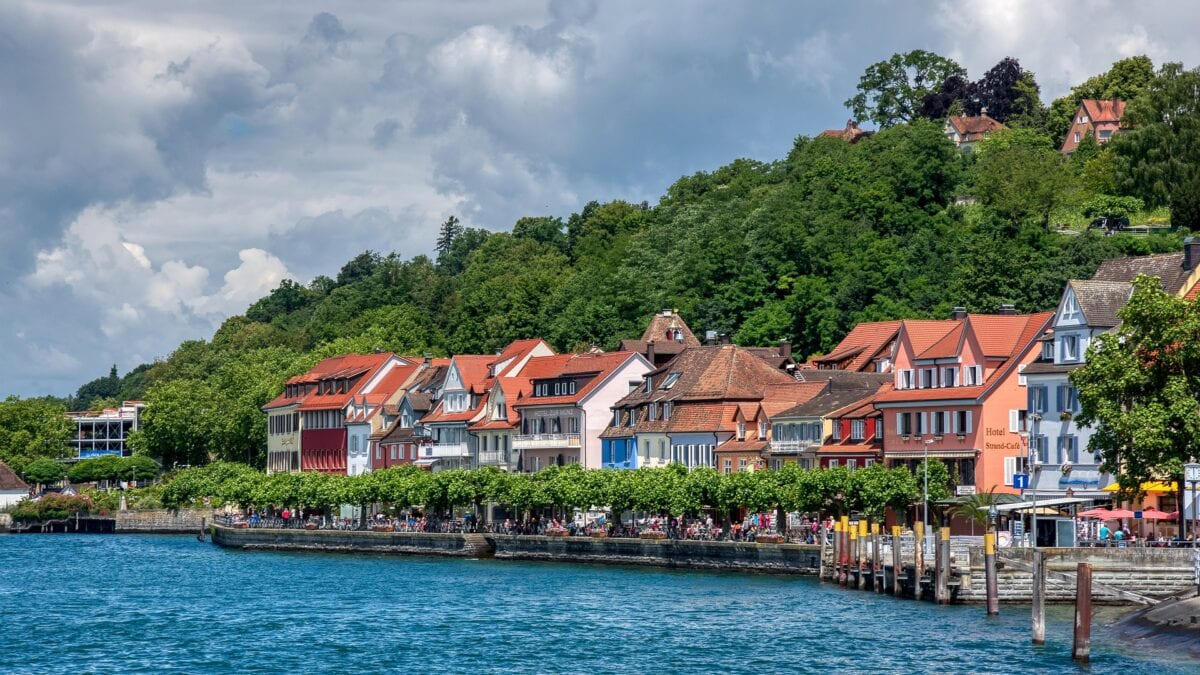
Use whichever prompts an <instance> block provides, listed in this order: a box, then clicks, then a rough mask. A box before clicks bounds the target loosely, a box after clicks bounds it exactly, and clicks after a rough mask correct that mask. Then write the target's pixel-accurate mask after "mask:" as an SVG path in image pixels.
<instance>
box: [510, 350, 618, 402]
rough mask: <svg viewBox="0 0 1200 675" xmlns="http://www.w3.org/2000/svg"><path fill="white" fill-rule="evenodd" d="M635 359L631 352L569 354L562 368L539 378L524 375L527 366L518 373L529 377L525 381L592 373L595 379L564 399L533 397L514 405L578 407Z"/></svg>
mask: <svg viewBox="0 0 1200 675" xmlns="http://www.w3.org/2000/svg"><path fill="white" fill-rule="evenodd" d="M546 358H554V357H546ZM636 358H638V357H637V356H636V355H635V354H634V353H631V352H601V353H596V354H592V353H586V354H570V355H567V358H566V359H565V360H564V361H562V362H561V365H559V366H558V368H557V369H556V370H553V371H550V372H545V374H539V375H529V374H528V372H527V371H528V370H529V367H528V366H527V367H526V369H525V370H523V371H521V375H522V376H523V377H525V376H528V378H529V379H531V380H532V379H540V378H551V377H562V376H566V375H582V374H585V373H595V375H593V376H592V377H591V378H590V379H589V380H588V381H586V382H584V383H582V385H581V386H579V387H577V388H576V389H575V393H574V394H570V395H566V396H540V397H536V398H534V397H526V398H523V399H521V401H519V402H517V403H515V405H519V406H533V405H566V404H574V403H578V402H579V401H582V400H583V399H584V398H586V397H587V396H588V395H589V394H591V393H592V392H593V391H594V390H595V389H596V387H598V386H600V384H601V383H602V382H604V380H605V379H606V378H608V376H609V375H611V374H612V372H613V371H614V370H618V369H620V368H621V367H622V366H624V365H625V364H626V363H627V362H629V360H630V359H636ZM537 360H540V359H537V358H534V359H530V365H531V366H532V365H533V362H534V361H537ZM550 365H554V364H550ZM509 405H510V406H511V405H514V403H511V402H510V403H509Z"/></svg>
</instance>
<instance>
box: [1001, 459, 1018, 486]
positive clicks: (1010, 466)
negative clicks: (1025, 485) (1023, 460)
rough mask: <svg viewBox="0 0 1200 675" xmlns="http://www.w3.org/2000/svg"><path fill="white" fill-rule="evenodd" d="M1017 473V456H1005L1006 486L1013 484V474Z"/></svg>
mask: <svg viewBox="0 0 1200 675" xmlns="http://www.w3.org/2000/svg"><path fill="white" fill-rule="evenodd" d="M1016 474H1017V458H1016V457H1005V458H1004V484H1005V485H1006V486H1009V485H1012V484H1013V476H1015V475H1016Z"/></svg>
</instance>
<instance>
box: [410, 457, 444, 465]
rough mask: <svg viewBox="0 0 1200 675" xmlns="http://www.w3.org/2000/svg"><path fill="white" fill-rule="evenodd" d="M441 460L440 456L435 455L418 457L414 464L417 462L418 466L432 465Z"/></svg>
mask: <svg viewBox="0 0 1200 675" xmlns="http://www.w3.org/2000/svg"><path fill="white" fill-rule="evenodd" d="M440 461H442V460H441V458H440V457H434V458H433V459H427V458H426V459H418V460H417V461H415V462H413V464H416V465H417V466H430V465H433V464H437V463H438V462H440Z"/></svg>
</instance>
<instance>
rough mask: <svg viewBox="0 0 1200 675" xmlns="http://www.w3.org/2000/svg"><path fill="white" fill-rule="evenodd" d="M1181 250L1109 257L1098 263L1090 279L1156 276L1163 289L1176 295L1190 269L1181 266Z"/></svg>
mask: <svg viewBox="0 0 1200 675" xmlns="http://www.w3.org/2000/svg"><path fill="white" fill-rule="evenodd" d="M1183 258H1184V256H1183V252H1182V251H1180V252H1177V253H1159V254H1157V255H1140V256H1132V257H1127V258H1109V259H1108V260H1105V261H1104V262H1102V263H1100V267H1099V268H1097V269H1096V273H1095V274H1093V275H1092V281H1124V282H1130V281H1133V280H1134V278H1135V277H1136V276H1137V275H1139V274H1145V275H1147V276H1151V277H1158V279H1159V281H1160V282H1161V283H1162V287H1163V290H1165V291H1166V292H1168V293H1170V294H1172V295H1177V294H1178V293H1179V292H1180V291H1181V290H1182V289H1183V285H1184V284H1185V283H1187V280H1188V277H1189V276H1190V275H1191V273H1192V270H1190V269H1186V268H1185V267H1184V266H1183Z"/></svg>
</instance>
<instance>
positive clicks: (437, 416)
mask: <svg viewBox="0 0 1200 675" xmlns="http://www.w3.org/2000/svg"><path fill="white" fill-rule="evenodd" d="M487 400H488V394H486V393H485V394H483V395H482V396H481V397H480V398H479V404H478V405H476V406H475V407H474V408H468V409H466V410H462V411H459V412H452V413H448V412H445V409H444V406H445V403H446V402H445V400H442V401H438V404H437V407H435V408H434V409H433V410H431V411H429V414H428V415H426V416H425V417H422V418H421V424H446V423H449V422H469V421H471V420H473V419H475V417H476V416H477V415H479V414H480V413H481V412H483V411H484V410H486V409H487Z"/></svg>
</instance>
